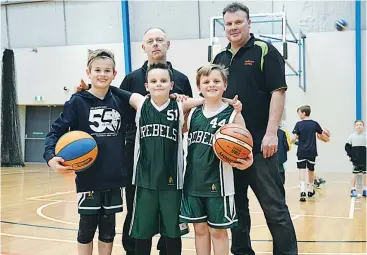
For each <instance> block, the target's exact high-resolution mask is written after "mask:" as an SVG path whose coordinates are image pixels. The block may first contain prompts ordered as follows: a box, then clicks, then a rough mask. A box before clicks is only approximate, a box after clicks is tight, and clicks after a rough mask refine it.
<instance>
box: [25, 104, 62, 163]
mask: <svg viewBox="0 0 367 255" xmlns="http://www.w3.org/2000/svg"><path fill="white" fill-rule="evenodd" d="M62 110H63V106H27V107H26V121H25V162H35V163H36V162H37V163H39V162H42V163H44V162H45V161H44V159H43V151H44V148H45V138H46V135H47V133H48V132H49V131H50V129H51V125H52V123H53V122H54V121H55V120H56V119H57V118H58V117H59V116H60V113H61V112H62Z"/></svg>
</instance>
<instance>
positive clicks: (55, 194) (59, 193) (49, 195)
mask: <svg viewBox="0 0 367 255" xmlns="http://www.w3.org/2000/svg"><path fill="white" fill-rule="evenodd" d="M72 192H74V193H75V190H71V191H65V192H56V193H52V194H47V195H43V196H37V197H29V198H27V199H29V200H32V199H36V198H42V197H52V196H57V195H62V194H68V193H72Z"/></svg>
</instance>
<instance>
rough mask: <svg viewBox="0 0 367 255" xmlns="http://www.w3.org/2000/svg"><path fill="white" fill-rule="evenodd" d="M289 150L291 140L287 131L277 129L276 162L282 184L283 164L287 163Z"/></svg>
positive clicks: (283, 175) (283, 177)
mask: <svg viewBox="0 0 367 255" xmlns="http://www.w3.org/2000/svg"><path fill="white" fill-rule="evenodd" d="M290 149H291V140H290V137H289V134H288V132H287V130H285V129H283V128H281V127H279V128H278V152H277V153H278V161H279V175H280V179H281V180H282V183H283V185H284V183H285V168H284V163H285V162H287V159H288V157H287V152H288V151H289V150H290Z"/></svg>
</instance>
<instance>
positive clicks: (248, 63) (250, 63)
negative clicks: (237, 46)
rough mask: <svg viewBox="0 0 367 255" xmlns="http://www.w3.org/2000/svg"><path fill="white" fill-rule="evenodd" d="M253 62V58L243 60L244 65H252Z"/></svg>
mask: <svg viewBox="0 0 367 255" xmlns="http://www.w3.org/2000/svg"><path fill="white" fill-rule="evenodd" d="M254 62H255V61H254V60H245V66H252V65H253V64H254Z"/></svg>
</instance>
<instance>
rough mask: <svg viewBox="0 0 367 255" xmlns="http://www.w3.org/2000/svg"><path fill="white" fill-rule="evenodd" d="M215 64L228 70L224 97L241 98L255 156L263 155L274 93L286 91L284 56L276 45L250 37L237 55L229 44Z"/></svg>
mask: <svg viewBox="0 0 367 255" xmlns="http://www.w3.org/2000/svg"><path fill="white" fill-rule="evenodd" d="M213 63H214V64H221V65H224V66H225V67H226V68H228V72H229V75H228V88H227V90H226V91H225V92H224V95H223V96H224V97H226V98H233V97H234V96H235V95H238V97H239V100H240V101H241V102H242V104H243V108H242V115H243V117H244V119H245V121H246V126H247V129H248V130H249V131H250V132H251V134H252V136H253V138H254V153H256V152H260V148H261V142H262V139H263V137H264V135H265V132H266V128H267V125H268V120H269V107H270V100H271V94H272V92H273V91H275V90H279V89H286V88H287V85H286V81H285V66H284V64H285V63H284V59H283V57H282V56H281V55H280V53H279V52H278V50H277V49H276V48H275V47H274V46H273V45H271V44H269V43H267V42H265V41H262V40H259V39H257V38H255V37H254V36H253V34H251V38H250V40H249V41H248V42H247V43H246V44H245V45H244V46H243V47H242V48H240V49H239V50H238V52H237V53H236V54H235V55H233V53H232V51H231V45H230V44H229V45H228V46H227V48H225V49H224V50H222V51H221V52H220V53H218V54H217V55H216V56H215V58H214V60H213Z"/></svg>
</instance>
